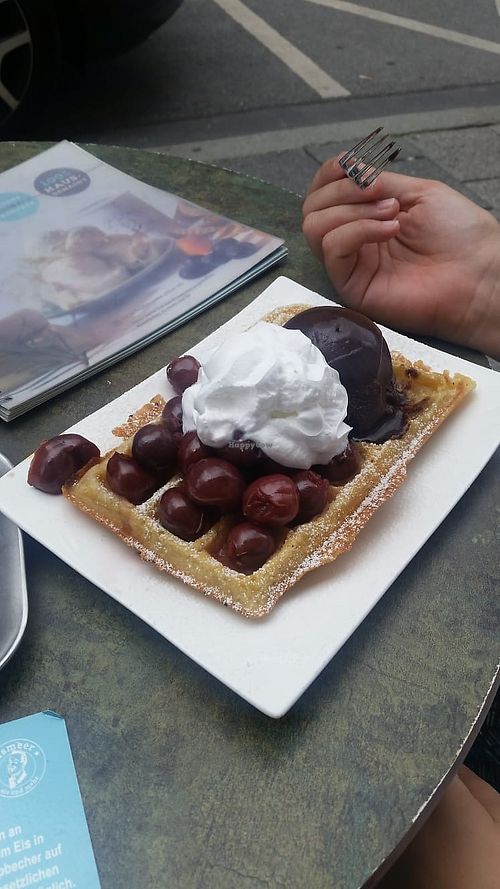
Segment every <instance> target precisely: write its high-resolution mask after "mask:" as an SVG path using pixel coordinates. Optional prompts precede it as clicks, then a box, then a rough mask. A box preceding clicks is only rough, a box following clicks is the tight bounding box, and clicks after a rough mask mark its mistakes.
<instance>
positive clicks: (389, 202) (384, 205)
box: [376, 198, 395, 210]
mask: <svg viewBox="0 0 500 889" xmlns="http://www.w3.org/2000/svg"><path fill="white" fill-rule="evenodd" d="M394 200H395V199H394V198H386V199H385V200H384V201H377V204H376V206H377V208H378V209H379V210H388V209H389V207H393V206H394Z"/></svg>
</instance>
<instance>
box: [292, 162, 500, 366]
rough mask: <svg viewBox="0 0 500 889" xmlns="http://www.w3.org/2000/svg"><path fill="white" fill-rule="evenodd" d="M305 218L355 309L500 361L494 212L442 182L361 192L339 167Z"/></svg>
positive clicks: (308, 233) (396, 179)
mask: <svg viewBox="0 0 500 889" xmlns="http://www.w3.org/2000/svg"><path fill="white" fill-rule="evenodd" d="M303 216H304V219H303V231H304V235H305V237H306V239H307V241H308V243H309V246H310V247H311V249H312V251H313V253H314V254H315V255H316V256H317V257H318V259H320V260H321V261H322V262H323V263H324V265H325V268H326V271H327V273H328V275H329V277H330V278H331V280H332V282H333V283H334V285H335V287H336V288H337V290H338V292H339V294H340V295H341V297H342V299H343V300H344V301H345V303H346V304H347V305H350V306H352V307H353V308H355V309H358V310H360V311H362V312H364V313H365V314H366V315H369V316H370V317H371V318H373V319H374V320H376V321H379V322H381V323H383V324H387V325H389V326H392V327H398V328H399V329H402V330H407V331H412V332H415V333H422V334H429V335H432V336H436V337H441V338H443V339H447V340H450V341H452V342H457V343H461V344H463V345H466V346H470V347H472V348H476V349H480V350H482V351H484V352H486V353H487V354H489V355H492V356H494V357H500V224H499V223H498V222H497V220H496V219H495V218H494V217H493V216H492V215H491V214H490V213H488V212H487V211H486V210H483V209H481V208H480V207H478V206H477V205H476V204H474V203H473V202H472V201H469V200H468V199H467V198H465V197H463V195H461V194H459V193H458V192H456V191H454V190H453V189H452V188H449V187H448V186H447V185H444V184H443V183H441V182H435V181H431V180H426V179H416V178H413V177H411V176H402V175H399V174H397V173H382V174H381V175H380V176H379V178H378V179H377V180H376V182H375V183H374V184H373V185H371V186H370V187H369V188H368V189H366V191H362V190H361V189H360V188H359V187H358V186H357V185H355V184H354V183H353V182H352V181H351V180H350V179H348V178H347V177H346V175H345V173H344V171H343V170H342V169H341V167H340V166H339V164H338V160H337V158H332V159H331V160H329V161H327V162H326V163H325V164H323V166H322V167H321V168H320V170H318V172H317V173H316V176H315V177H314V179H313V181H312V183H311V186H310V188H309V191H308V194H307V196H306V199H305V201H304V206H303Z"/></svg>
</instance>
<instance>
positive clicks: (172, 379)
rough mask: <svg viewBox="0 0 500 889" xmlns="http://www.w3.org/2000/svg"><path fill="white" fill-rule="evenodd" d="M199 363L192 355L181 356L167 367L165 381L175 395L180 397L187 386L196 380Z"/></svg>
mask: <svg viewBox="0 0 500 889" xmlns="http://www.w3.org/2000/svg"><path fill="white" fill-rule="evenodd" d="M199 369H200V362H199V361H197V360H196V358H193V356H192V355H181V357H180V358H174V360H173V361H171V362H170V364H169V365H168V366H167V379H168V381H169V383H170V385H171V386H172V388H173V390H174V392H177V395H182V393H183V392H184V390H185V389H187V388H188V386H192V385H193V383H196V380H197V379H198V371H199Z"/></svg>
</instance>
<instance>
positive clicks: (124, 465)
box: [106, 451, 158, 504]
mask: <svg viewBox="0 0 500 889" xmlns="http://www.w3.org/2000/svg"><path fill="white" fill-rule="evenodd" d="M106 480H107V482H108V485H109V487H110V488H111V490H112V491H114V492H115V494H118V495H119V496H120V497H125V498H126V500H129V501H130V503H134V504H137V503H144V501H145V500H148V499H149V497H151V496H152V495H153V494H154V492H155V491H156V489H157V488H158V479H157V478H155V477H154V476H153V475H151V473H149V472H147V471H146V470H145V469H143V468H142V466H139V464H138V463H136V461H135V460H134V459H133V457H127V455H126V454H120V453H119V452H118V451H115V453H114V454H113V456H112V457H110V458H109V460H108V465H107V467H106Z"/></svg>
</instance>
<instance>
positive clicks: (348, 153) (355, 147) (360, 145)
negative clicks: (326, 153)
mask: <svg viewBox="0 0 500 889" xmlns="http://www.w3.org/2000/svg"><path fill="white" fill-rule="evenodd" d="M382 130H383V127H377V129H376V130H373V132H372V133H369V135H368V136H365V138H364V139H360V141H359V142H356V145H353V147H352V148H351V149H350V150H349V151H346V152H345V154H343V155H342V156H341V157H339V164H340V166H341V167H344V164H345V163H347V161H349V160H350V159H351V158H352V157H354V155H355V154H356V152H357V151H358V149H359V148H363V146H364V145H366V143H367V142H369V141H370V139H372V138H373V137H374V136H378V134H379V133H381V132H382Z"/></svg>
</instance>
